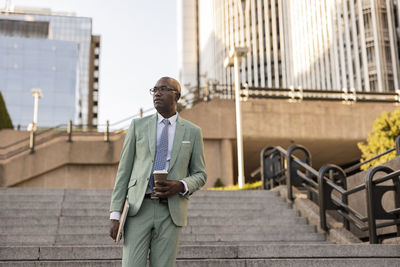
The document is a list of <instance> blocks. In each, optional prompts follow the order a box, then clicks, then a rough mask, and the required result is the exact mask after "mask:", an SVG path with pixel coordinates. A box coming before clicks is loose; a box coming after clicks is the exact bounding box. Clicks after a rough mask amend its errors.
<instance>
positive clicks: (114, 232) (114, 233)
mask: <svg viewBox="0 0 400 267" xmlns="http://www.w3.org/2000/svg"><path fill="white" fill-rule="evenodd" d="M118 227H119V221H117V220H111V223H110V236H111V238H112V239H113V240H114V241H115V240H116V239H117V234H118Z"/></svg>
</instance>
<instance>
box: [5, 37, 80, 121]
mask: <svg viewBox="0 0 400 267" xmlns="http://www.w3.org/2000/svg"><path fill="white" fill-rule="evenodd" d="M77 64H78V45H77V44H76V43H75V42H66V41H56V40H48V39H30V38H19V37H4V36H0V91H1V92H2V94H3V97H4V100H5V102H6V105H7V109H8V112H9V114H10V116H11V120H12V122H13V124H14V127H17V126H18V125H20V126H22V127H26V126H27V125H28V124H29V123H31V122H32V119H33V96H32V93H31V89H32V88H40V89H41V90H42V93H43V98H42V99H40V100H39V111H38V117H39V119H38V127H46V126H54V125H59V124H65V123H67V122H68V120H70V119H73V118H74V115H75V110H76V107H75V106H76V103H75V101H76V94H77V92H78V82H79V81H78V77H79V75H78V73H77V70H78V68H77Z"/></svg>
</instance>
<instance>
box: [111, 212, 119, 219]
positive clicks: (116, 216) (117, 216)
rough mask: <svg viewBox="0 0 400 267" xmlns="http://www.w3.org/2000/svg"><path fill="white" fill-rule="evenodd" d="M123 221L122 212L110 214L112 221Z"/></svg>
mask: <svg viewBox="0 0 400 267" xmlns="http://www.w3.org/2000/svg"><path fill="white" fill-rule="evenodd" d="M120 219H121V212H119V211H113V212H111V213H110V220H115V221H119V220H120Z"/></svg>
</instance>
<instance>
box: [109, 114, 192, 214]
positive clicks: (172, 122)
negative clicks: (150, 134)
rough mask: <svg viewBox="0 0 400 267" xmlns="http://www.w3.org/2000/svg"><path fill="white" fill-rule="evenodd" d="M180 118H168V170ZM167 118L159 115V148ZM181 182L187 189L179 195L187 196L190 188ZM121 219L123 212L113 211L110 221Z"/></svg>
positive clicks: (175, 116)
mask: <svg viewBox="0 0 400 267" xmlns="http://www.w3.org/2000/svg"><path fill="white" fill-rule="evenodd" d="M177 118H178V113H176V114H175V115H174V116H172V117H170V118H168V120H169V122H170V125H169V126H168V127H169V128H168V152H167V163H166V165H165V169H166V170H168V168H169V162H170V160H171V152H172V147H173V145H174V137H175V130H176V120H177ZM164 119H165V118H164V117H163V116H162V115H161V114H160V113H157V131H156V133H157V146H158V145H159V144H160V139H161V133H162V130H163V129H164V127H165V124H164V123H163V122H162V121H163V120H164ZM180 182H182V183H183V186H184V187H185V192H183V193H179V194H181V195H183V196H184V195H186V194H187V193H188V186H187V184H186V182H185V181H183V180H180ZM151 193H152V189H151V188H150V187H147V189H146V194H151ZM120 218H121V212H119V211H113V212H111V214H110V219H112V220H118V221H119V220H120Z"/></svg>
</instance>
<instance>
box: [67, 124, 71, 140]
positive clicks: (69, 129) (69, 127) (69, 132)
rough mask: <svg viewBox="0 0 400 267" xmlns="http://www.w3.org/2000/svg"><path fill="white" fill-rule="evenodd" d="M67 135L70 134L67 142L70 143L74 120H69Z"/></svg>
mask: <svg viewBox="0 0 400 267" xmlns="http://www.w3.org/2000/svg"><path fill="white" fill-rule="evenodd" d="M67 135H68V139H67V142H69V143H70V142H72V120H69V121H68V126H67Z"/></svg>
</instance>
